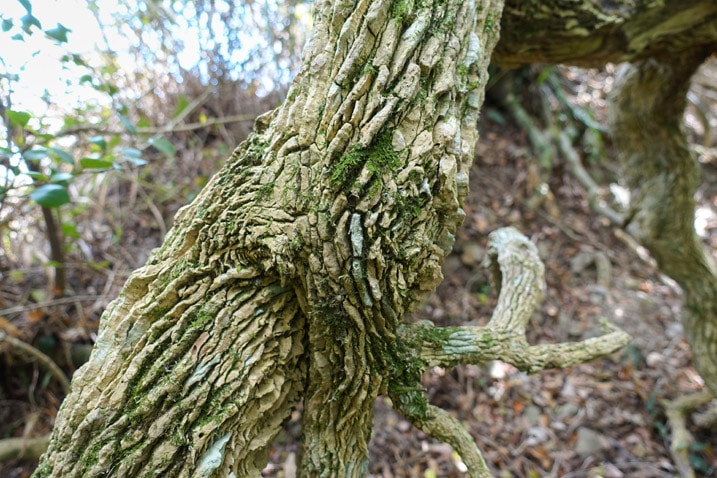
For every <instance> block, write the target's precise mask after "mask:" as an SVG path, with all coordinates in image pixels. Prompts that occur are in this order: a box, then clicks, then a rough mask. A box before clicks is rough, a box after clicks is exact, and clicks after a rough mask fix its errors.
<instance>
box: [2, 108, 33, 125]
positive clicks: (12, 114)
mask: <svg viewBox="0 0 717 478" xmlns="http://www.w3.org/2000/svg"><path fill="white" fill-rule="evenodd" d="M5 114H7V119H9V120H10V124H11V125H13V126H17V127H18V128H24V127H25V126H26V125H27V122H28V121H30V118H32V115H31V114H30V113H28V112H27V111H14V110H7V111H6V112H5Z"/></svg>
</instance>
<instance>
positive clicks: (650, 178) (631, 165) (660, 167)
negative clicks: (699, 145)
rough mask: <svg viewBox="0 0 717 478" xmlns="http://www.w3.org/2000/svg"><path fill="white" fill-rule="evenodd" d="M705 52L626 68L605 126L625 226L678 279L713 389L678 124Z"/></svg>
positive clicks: (716, 322)
mask: <svg viewBox="0 0 717 478" xmlns="http://www.w3.org/2000/svg"><path fill="white" fill-rule="evenodd" d="M711 52H712V49H711V48H699V49H696V50H692V51H688V52H683V54H682V55H680V56H678V57H675V56H669V57H660V58H653V59H651V60H646V61H644V62H640V63H637V64H635V65H632V66H630V67H628V68H626V69H625V71H624V72H623V74H622V75H621V77H620V79H619V82H618V84H617V85H616V89H615V92H614V94H613V102H612V105H611V131H612V135H613V137H614V139H615V144H616V145H617V147H618V149H619V151H620V156H621V158H622V161H623V163H624V165H625V172H626V179H627V181H628V186H629V187H630V190H631V215H630V218H629V220H628V224H627V225H626V226H627V228H628V231H630V232H631V233H632V235H633V236H635V237H636V238H637V239H638V240H639V241H640V242H641V243H642V244H643V245H645V247H646V248H647V249H648V250H649V251H650V253H651V254H652V255H653V256H654V257H655V259H656V260H657V263H658V265H659V267H660V269H662V270H663V271H664V272H665V273H666V274H668V275H669V276H670V277H672V278H673V279H675V280H676V281H677V283H678V284H680V286H681V287H682V290H683V292H684V299H683V300H684V307H683V313H682V321H683V324H684V328H685V335H686V336H687V340H688V342H689V343H690V347H691V349H692V355H693V360H694V363H695V367H696V368H697V371H698V372H699V373H700V375H701V376H702V378H703V379H704V381H705V383H706V385H707V386H708V387H709V388H710V390H712V392H713V393H714V394H717V267H716V266H715V263H714V261H713V260H712V258H711V257H710V256H709V254H707V252H706V251H705V249H704V246H703V245H702V242H701V241H700V238H699V237H698V236H697V234H696V233H695V229H694V220H695V201H694V193H695V192H696V190H697V186H698V185H699V165H698V164H697V161H696V159H695V158H694V157H693V156H692V154H691V153H690V151H689V148H688V144H687V138H686V137H685V134H684V131H683V128H682V114H683V111H684V109H685V106H686V101H687V97H686V96H687V90H688V88H689V80H690V77H691V76H692V74H693V73H694V71H695V70H696V69H697V68H698V67H699V66H700V64H701V63H702V62H703V61H704V60H705V58H706V57H707V56H708V55H709V54H710V53H711Z"/></svg>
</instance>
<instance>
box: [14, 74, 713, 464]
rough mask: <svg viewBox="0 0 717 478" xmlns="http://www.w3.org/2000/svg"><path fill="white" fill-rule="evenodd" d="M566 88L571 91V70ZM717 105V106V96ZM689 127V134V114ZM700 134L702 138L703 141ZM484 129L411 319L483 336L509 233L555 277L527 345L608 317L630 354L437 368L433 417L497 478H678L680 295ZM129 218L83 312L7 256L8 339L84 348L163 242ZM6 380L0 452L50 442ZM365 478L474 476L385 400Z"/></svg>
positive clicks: (509, 131)
mask: <svg viewBox="0 0 717 478" xmlns="http://www.w3.org/2000/svg"><path fill="white" fill-rule="evenodd" d="M564 74H565V75H566V76H568V77H569V76H570V71H566V72H564ZM584 78H585V77H582V79H583V80H584ZM597 78H602V79H603V83H601V84H599V85H598V86H599V87H600V88H594V89H597V90H599V91H600V93H599V94H595V95H594V96H593V97H592V98H591V99H589V100H585V101H586V102H588V103H590V106H592V107H593V108H594V109H595V111H597V118H598V120H600V119H601V118H600V115H601V114H602V115H604V111H602V113H601V112H600V111H601V108H603V109H604V93H605V91H606V88H605V84H604V76H603V77H601V76H600V74H598V75H597ZM716 88H717V87H716ZM710 104H711V105H712V107H714V105H715V104H717V97H716V98H715V100H714V103H710ZM712 111H713V112H714V111H717V109H712ZM687 119H688V126H690V121H689V120H690V118H689V115H688V118H687ZM713 119H714V118H713ZM695 124H697V123H695ZM690 127H691V128H692V129H691V132H692V133H693V134H694V135H696V136H695V137H697V136H699V134H700V131H698V129H699V128H698V127H697V126H695V125H692V126H690ZM480 130H481V141H480V143H479V145H478V152H477V157H476V160H475V163H474V166H473V169H472V178H471V193H470V196H469V198H468V201H467V204H466V207H465V210H466V214H467V216H466V220H465V222H464V224H463V227H462V228H461V229H460V230H459V232H458V234H457V242H456V245H455V247H454V252H453V253H452V255H451V256H450V257H449V258H448V259H447V260H446V262H445V265H444V275H445V280H444V282H443V283H442V284H441V285H440V287H439V288H438V289H437V291H436V292H435V293H434V294H432V296H431V297H430V298H429V300H428V302H427V304H426V305H425V307H424V308H423V309H422V310H420V311H419V312H417V313H416V314H415V316H414V317H413V319H429V320H432V321H433V322H435V323H436V324H437V325H459V324H471V325H479V324H484V323H485V322H486V321H487V320H488V318H489V317H490V314H491V312H492V310H493V307H494V305H495V301H496V297H495V293H494V291H493V290H491V287H490V285H489V281H488V275H487V272H486V270H485V269H484V268H483V267H482V265H481V263H482V261H483V256H484V252H485V246H486V240H487V235H488V233H489V232H490V231H492V230H494V229H496V228H498V227H501V226H507V225H512V226H515V227H517V228H518V229H519V230H521V231H522V232H523V233H525V234H526V235H527V236H528V237H529V238H530V239H531V240H533V241H534V242H535V243H536V244H537V246H538V248H539V251H540V253H541V258H542V259H543V261H544V263H545V266H546V280H547V284H548V289H547V291H546V294H545V298H544V300H543V303H542V305H541V307H540V310H539V311H536V313H535V314H534V317H533V318H532V319H531V322H530V325H529V328H528V338H529V340H530V342H531V343H556V342H561V341H575V340H581V339H584V338H588V337H591V336H595V335H597V334H600V322H601V320H603V319H608V320H609V321H611V322H613V323H615V324H617V325H618V326H619V327H621V328H623V329H624V330H626V331H627V332H628V333H630V334H631V336H632V338H633V340H632V342H631V344H630V345H629V346H628V347H626V348H625V349H624V350H622V351H621V352H619V353H616V354H614V355H613V356H611V357H608V358H605V359H602V360H599V361H596V362H593V363H589V364H584V365H580V366H576V367H573V368H570V369H566V370H547V371H544V372H542V373H538V374H535V375H526V374H525V373H522V372H519V371H518V370H517V369H515V368H513V367H511V366H509V365H506V364H503V363H491V364H485V365H480V366H462V367H458V368H456V369H454V370H444V369H439V368H435V369H432V370H430V371H429V372H428V373H426V375H425V377H424V381H423V384H424V386H425V388H426V391H427V394H428V396H429V398H430V401H431V403H433V404H434V405H438V406H440V407H443V408H445V409H447V410H449V411H450V412H451V413H452V414H454V415H455V416H456V417H457V418H458V419H459V420H460V421H461V422H462V423H463V424H464V425H465V427H466V428H467V429H468V430H469V431H470V433H471V435H472V436H473V437H474V438H475V440H476V442H477V443H478V445H479V446H480V448H481V450H482V451H483V453H484V456H485V458H486V461H487V462H488V463H489V465H490V466H491V467H492V468H493V469H494V471H495V472H496V476H499V477H529V478H532V477H559V476H560V477H572V478H574V477H598V476H600V477H611V478H618V477H663V476H664V477H668V476H675V475H676V470H675V467H674V465H673V463H672V459H671V457H670V452H669V445H670V430H669V426H668V423H667V420H666V418H665V416H664V412H663V408H662V406H661V401H662V400H664V399H673V398H676V397H679V396H681V395H684V394H688V393H692V392H696V391H699V390H701V389H703V384H702V382H701V380H700V378H699V376H698V375H697V374H696V372H695V371H694V369H693V367H692V365H691V356H690V351H689V347H688V345H687V344H686V342H685V340H684V337H683V331H682V327H681V325H680V321H679V319H680V291H679V288H678V287H677V286H676V285H674V283H672V281H670V280H669V279H668V278H666V277H664V276H661V275H660V274H659V273H658V272H657V271H656V270H655V268H654V267H653V266H652V265H651V263H650V262H649V260H645V259H643V258H641V255H640V251H639V250H636V249H635V248H634V247H632V246H630V245H629V242H628V241H626V240H625V239H624V237H623V236H622V235H621V234H620V232H619V231H616V230H615V229H614V228H613V227H612V226H611V225H610V224H609V222H608V221H607V220H605V219H604V218H601V217H599V216H597V215H596V214H594V213H593V212H591V211H590V209H589V207H588V201H587V197H586V194H585V191H584V190H583V188H582V187H581V186H580V185H579V184H578V183H577V182H576V180H575V179H574V178H573V177H572V176H571V175H570V173H569V172H568V171H567V169H566V168H563V167H562V166H561V165H560V164H556V165H554V167H553V168H552V170H551V174H550V177H549V180H548V186H549V193H548V194H543V195H542V196H541V197H537V198H536V193H535V192H534V187H532V185H533V184H534V181H535V178H534V174H535V165H534V160H533V156H532V151H531V148H530V146H529V143H528V140H527V137H526V134H525V132H523V131H521V130H519V129H518V128H517V127H516V126H514V125H513V124H512V122H511V121H510V120H509V118H508V117H507V115H506V114H505V112H501V111H499V110H498V109H496V108H495V107H493V106H490V105H489V106H488V107H487V108H486V110H485V111H484V113H483V119H482V120H481V124H480ZM702 134H705V132H704V131H703V132H702ZM707 159H708V160H704V161H703V176H704V177H703V180H704V183H705V186H704V187H703V189H702V190H701V191H700V193H699V195H698V198H697V199H698V200H699V202H700V206H701V207H702V208H703V213H702V216H700V217H701V218H702V219H701V221H702V222H701V223H700V227H701V228H702V230H703V232H704V240H705V243H706V245H707V246H709V247H711V248H712V250H715V247H716V246H717V220H716V219H715V216H714V210H715V208H716V206H717V168H716V167H715V163H713V162H711V161H710V160H709V158H707ZM593 167H594V169H593V170H594V171H595V172H596V173H597V174H598V176H597V177H599V178H600V179H602V180H604V181H606V182H609V181H611V180H615V177H616V173H615V170H614V168H613V167H612V166H611V160H609V159H606V160H605V162H604V163H601V164H598V165H593ZM116 187H117V188H121V187H122V186H121V185H118V186H116ZM126 193H127V191H124V192H123V191H120V190H119V189H117V190H115V191H114V194H126ZM182 202H183V201H182V200H181V199H176V198H175V199H173V200H172V201H167V202H166V203H165V204H164V206H163V208H164V209H162V210H161V211H160V212H161V213H162V214H164V213H165V209H166V210H167V211H170V213H171V210H172V209H173V208H175V206H176V205H178V204H181V203H182ZM138 210H139V209H138ZM117 214H118V215H119V213H117ZM123 214H124V216H122V224H125V225H131V226H130V227H128V226H125V227H124V230H123V234H122V236H121V238H120V239H117V242H116V243H114V244H113V243H111V241H109V242H108V240H107V239H103V237H105V236H106V235H107V234H109V232H111V224H112V222H111V221H108V220H106V219H102V220H97V221H96V226H94V227H92V228H91V230H90V231H89V232H88V233H87V234H88V236H87V237H88V239H87V241H86V243H87V244H88V245H89V246H91V248H92V251H93V252H92V257H93V260H94V261H95V262H97V263H99V262H100V261H107V262H109V263H110V264H111V266H108V267H99V266H98V267H94V268H93V267H86V266H85V267H81V266H78V267H76V268H70V271H71V273H70V279H71V284H72V289H73V295H74V297H76V298H77V299H76V300H68V301H67V302H66V303H53V305H52V306H44V307H34V306H33V305H32V304H33V303H42V302H43V301H42V300H40V299H39V298H37V297H34V296H33V294H34V292H33V291H35V290H37V289H38V288H41V284H42V280H43V277H44V275H43V274H44V272H42V271H40V272H38V271H36V270H22V271H21V272H17V266H16V263H15V262H13V260H12V258H10V257H7V256H0V272H2V282H1V283H0V309H1V310H0V319H1V320H2V321H3V322H0V325H3V324H9V325H3V328H5V329H6V330H11V329H10V327H12V330H17V331H18V333H19V335H20V336H21V337H23V338H24V339H26V340H28V341H30V342H32V343H33V344H35V345H36V346H37V347H38V348H41V349H44V350H47V351H49V352H51V354H52V355H53V358H56V359H57V360H58V361H59V362H62V358H63V357H65V358H67V355H68V354H70V349H71V347H69V345H68V344H75V345H76V344H81V343H90V342H91V340H92V338H93V330H94V329H95V328H96V326H97V321H98V317H99V314H100V313H101V311H102V309H103V308H104V306H106V304H107V303H108V302H109V300H111V298H112V297H114V295H116V293H117V290H118V288H119V287H120V286H121V284H122V283H123V282H124V280H125V279H126V277H127V274H128V273H129V272H130V271H131V270H132V269H133V268H135V267H138V266H139V265H141V264H142V263H143V262H144V260H145V258H146V257H147V254H148V252H149V250H150V249H151V248H152V247H156V245H158V242H159V240H160V239H159V238H160V232H161V229H162V227H158V226H157V225H156V224H154V222H153V219H152V218H153V217H155V216H156V214H153V213H152V211H150V212H145V213H141V212H132V211H127V210H126V207H125V212H124V213H123ZM88 216H89V217H88V218H87V220H88V221H91V220H92V217H91V214H90V213H88ZM118 220H119V219H118ZM108 224H109V225H108ZM108 231H109V232H108ZM103 234H104V235H103ZM83 240H84V239H83ZM93 241H94V242H93ZM103 248H104V249H103ZM101 251H104V252H101ZM13 271H15V272H13ZM38 284H40V285H38ZM72 348H73V349H76V348H77V347H72ZM64 363H65V364H68V363H71V360H69V359H68V360H64ZM65 368H66V369H68V370H71V366H69V365H65ZM0 370H2V378H1V379H0V433H2V436H0V438H5V437H9V436H23V435H25V436H39V435H42V434H43V433H46V432H48V431H49V429H50V427H51V424H52V422H53V419H54V415H55V413H56V410H57V407H58V406H59V404H60V402H61V400H62V392H61V390H60V389H59V387H57V386H56V385H55V384H53V383H49V379H48V378H47V376H46V374H44V373H43V371H42V370H41V369H40V368H38V367H37V365H36V364H33V363H31V362H29V361H28V360H26V359H23V358H18V357H17V356H16V355H14V354H12V353H10V352H8V351H7V350H6V349H3V350H0ZM300 417H301V414H300V410H297V411H296V412H295V414H294V416H293V418H292V420H291V421H290V422H289V423H288V424H287V426H286V429H285V431H284V433H282V434H281V435H280V436H279V438H278V439H277V442H276V446H275V448H274V450H273V452H272V455H271V460H270V464H269V466H267V468H266V470H265V472H264V476H265V477H285V478H289V477H291V476H293V473H294V470H295V465H296V459H297V452H298V449H299V439H300ZM690 431H691V432H692V433H693V434H694V436H695V438H696V444H695V446H694V447H693V449H692V455H691V456H692V460H693V465H694V466H695V467H696V469H697V471H698V474H699V476H715V473H716V470H717V456H716V453H717V436H715V434H714V432H713V431H709V430H703V429H699V428H697V427H696V426H694V425H691V426H690ZM35 464H36V463H34V462H32V461H13V462H6V463H0V477H7V478H14V477H25V476H28V475H29V473H30V472H31V470H32V469H33V468H34V466H35ZM369 473H370V476H371V477H376V478H378V477H381V478H392V477H396V478H398V477H425V478H431V477H447V478H452V477H463V476H466V473H465V466H464V465H463V463H462V462H461V461H460V458H459V457H458V456H457V455H456V454H455V453H454V452H453V450H452V449H451V448H450V447H449V446H447V445H445V444H442V443H440V442H437V441H435V440H433V439H430V438H428V437H426V436H425V435H424V434H423V433H421V432H420V431H418V430H416V429H414V428H413V427H412V426H411V425H410V424H409V423H408V422H407V421H406V420H405V419H403V418H402V417H401V416H399V415H397V414H396V413H395V412H394V411H393V410H392V408H391V405H390V403H389V402H388V401H387V400H385V399H379V400H378V402H377V403H376V406H375V429H374V434H373V438H372V441H371V448H370V467H369Z"/></svg>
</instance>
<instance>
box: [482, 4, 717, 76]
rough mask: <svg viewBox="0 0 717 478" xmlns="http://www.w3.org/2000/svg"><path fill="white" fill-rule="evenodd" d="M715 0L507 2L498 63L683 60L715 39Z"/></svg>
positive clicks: (716, 13) (716, 28) (593, 62)
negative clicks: (686, 54)
mask: <svg viewBox="0 0 717 478" xmlns="http://www.w3.org/2000/svg"><path fill="white" fill-rule="evenodd" d="M715 25H717V2H714V1H713V0H630V1H627V0H620V1H604V0H601V1H595V0H589V1H588V0H570V1H565V0H506V6H505V12H504V13H503V21H502V25H501V27H502V28H501V30H502V34H501V41H500V43H499V44H498V46H497V47H496V49H495V53H494V61H496V62H498V63H500V64H501V65H502V66H506V67H509V66H517V65H523V64H528V63H568V64H573V65H580V66H592V67H599V66H602V65H604V64H605V63H608V62H623V61H637V60H644V59H647V58H651V57H654V56H662V57H664V58H668V55H681V54H683V53H684V52H685V51H690V50H693V49H695V48H698V47H699V46H700V45H709V44H712V45H714V43H715V41H716V40H717V27H716V26H715Z"/></svg>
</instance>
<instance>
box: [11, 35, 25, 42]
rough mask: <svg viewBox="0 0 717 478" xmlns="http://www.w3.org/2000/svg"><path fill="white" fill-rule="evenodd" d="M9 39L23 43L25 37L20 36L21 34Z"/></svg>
mask: <svg viewBox="0 0 717 478" xmlns="http://www.w3.org/2000/svg"><path fill="white" fill-rule="evenodd" d="M10 39H11V40H15V41H25V37H23V36H22V33H16V34H14V35H13V36H11V37H10Z"/></svg>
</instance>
